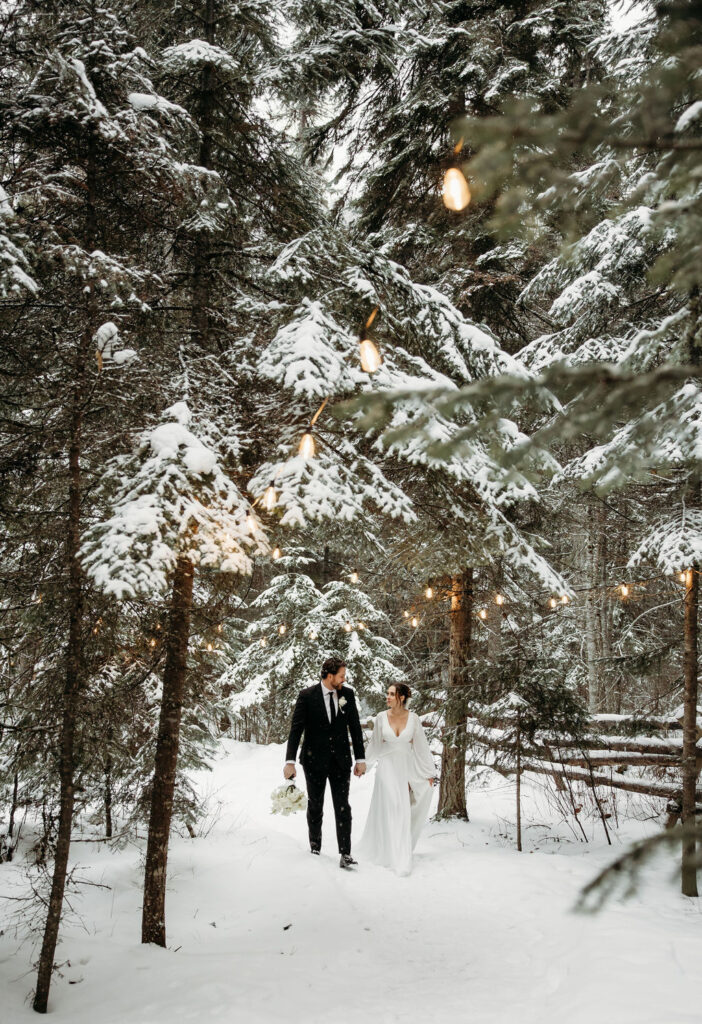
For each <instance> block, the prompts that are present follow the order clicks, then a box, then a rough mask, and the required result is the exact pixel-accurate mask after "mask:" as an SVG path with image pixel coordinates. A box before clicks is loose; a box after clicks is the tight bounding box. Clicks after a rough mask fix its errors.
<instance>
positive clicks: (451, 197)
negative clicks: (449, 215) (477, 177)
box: [442, 167, 470, 213]
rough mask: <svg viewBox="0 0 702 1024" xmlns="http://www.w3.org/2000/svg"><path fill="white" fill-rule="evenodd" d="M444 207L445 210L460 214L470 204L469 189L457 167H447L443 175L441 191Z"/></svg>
mask: <svg viewBox="0 0 702 1024" xmlns="http://www.w3.org/2000/svg"><path fill="white" fill-rule="evenodd" d="M442 198H443V200H444V206H445V207H446V209H447V210H453V211H454V212H455V213H460V211H461V210H465V208H466V206H467V205H468V203H469V202H470V189H469V187H468V182H467V181H466V179H465V177H464V176H463V173H462V172H461V171H459V169H458V168H457V167H449V169H448V170H447V171H446V173H445V174H444V187H443V191H442Z"/></svg>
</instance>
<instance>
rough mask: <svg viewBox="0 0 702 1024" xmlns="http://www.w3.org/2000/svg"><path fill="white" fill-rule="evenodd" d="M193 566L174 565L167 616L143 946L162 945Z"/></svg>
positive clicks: (183, 560)
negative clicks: (149, 944) (169, 838)
mask: <svg viewBox="0 0 702 1024" xmlns="http://www.w3.org/2000/svg"><path fill="white" fill-rule="evenodd" d="M193 571H194V570H193V564H192V562H190V561H189V559H187V558H185V557H183V556H182V555H181V556H180V557H179V558H178V562H177V564H176V570H175V576H174V579H173V591H172V597H171V611H170V615H169V622H168V629H167V632H166V664H165V668H164V672H163V696H162V698H161V716H160V720H159V724H158V738H157V740H156V759H155V767H154V781H153V786H152V790H151V814H150V818H149V837H148V841H147V847H146V871H145V875H144V908H143V914H142V924H141V941H142V942H153V943H155V944H156V945H157V946H165V945H166V921H165V905H166V865H167V861H168V836H169V833H170V830H171V818H172V816H173V794H174V791H175V778H176V765H177V762H178V743H179V740H180V718H181V711H182V707H183V692H184V688H185V674H186V667H187V657H188V638H189V635H190V613H191V609H192V603H193Z"/></svg>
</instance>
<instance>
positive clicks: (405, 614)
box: [402, 611, 410, 619]
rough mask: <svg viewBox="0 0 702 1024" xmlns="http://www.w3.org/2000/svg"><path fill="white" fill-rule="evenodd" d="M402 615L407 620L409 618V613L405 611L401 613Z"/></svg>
mask: <svg viewBox="0 0 702 1024" xmlns="http://www.w3.org/2000/svg"><path fill="white" fill-rule="evenodd" d="M402 614H403V615H404V617H405V618H406V619H408V618H409V617H410V613H409V612H407V611H404V612H403V613H402Z"/></svg>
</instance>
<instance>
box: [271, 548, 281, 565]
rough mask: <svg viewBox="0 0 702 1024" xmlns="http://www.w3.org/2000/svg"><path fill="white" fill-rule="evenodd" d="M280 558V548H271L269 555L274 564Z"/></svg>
mask: <svg viewBox="0 0 702 1024" xmlns="http://www.w3.org/2000/svg"><path fill="white" fill-rule="evenodd" d="M280 556H281V550H280V548H273V552H272V554H271V558H272V559H273V561H274V562H276V561H277V560H278V559H279V558H280Z"/></svg>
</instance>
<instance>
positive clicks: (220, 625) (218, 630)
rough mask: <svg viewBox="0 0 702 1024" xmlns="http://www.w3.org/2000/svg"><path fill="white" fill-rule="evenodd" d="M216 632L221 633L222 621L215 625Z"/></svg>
mask: <svg viewBox="0 0 702 1024" xmlns="http://www.w3.org/2000/svg"><path fill="white" fill-rule="evenodd" d="M217 632H218V633H221V632H222V623H221V622H220V624H219V625H218V626H217Z"/></svg>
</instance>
